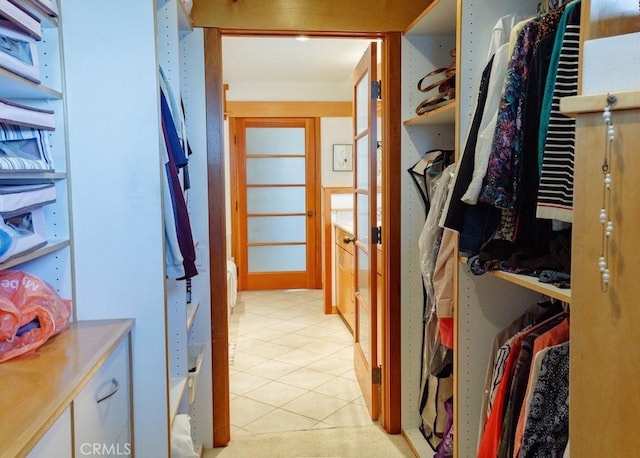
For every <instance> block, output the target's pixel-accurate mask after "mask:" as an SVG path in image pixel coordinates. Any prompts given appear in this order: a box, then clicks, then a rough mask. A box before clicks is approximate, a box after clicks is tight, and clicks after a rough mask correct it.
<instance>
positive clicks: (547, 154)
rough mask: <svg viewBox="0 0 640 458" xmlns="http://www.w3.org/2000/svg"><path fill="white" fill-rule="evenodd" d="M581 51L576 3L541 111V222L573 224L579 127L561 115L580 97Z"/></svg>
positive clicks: (562, 30) (566, 18)
mask: <svg viewBox="0 0 640 458" xmlns="http://www.w3.org/2000/svg"><path fill="white" fill-rule="evenodd" d="M579 49H580V0H576V1H574V2H572V3H571V4H569V5H568V6H567V7H566V9H565V12H564V14H563V16H562V19H561V21H560V25H559V26H558V34H557V38H556V41H555V46H554V51H553V56H552V62H553V63H556V62H557V65H556V66H555V71H554V72H553V73H552V76H550V78H548V81H547V88H548V89H547V90H546V91H545V98H544V101H543V109H542V110H541V116H543V115H544V116H546V115H547V113H548V122H546V123H543V122H541V125H540V140H539V143H540V144H544V149H543V150H542V158H541V160H540V164H541V167H542V169H541V172H540V186H539V189H538V207H537V213H536V214H537V216H538V218H546V219H557V220H560V221H564V222H567V223H570V222H571V221H572V220H573V161H574V152H575V130H576V127H575V119H574V118H571V117H566V116H564V115H563V114H562V113H560V99H561V98H563V97H568V96H574V95H577V93H578V66H579V53H578V51H579ZM551 68H553V67H551ZM550 75H551V70H550ZM554 75H556V76H555V77H554ZM545 120H546V118H545Z"/></svg>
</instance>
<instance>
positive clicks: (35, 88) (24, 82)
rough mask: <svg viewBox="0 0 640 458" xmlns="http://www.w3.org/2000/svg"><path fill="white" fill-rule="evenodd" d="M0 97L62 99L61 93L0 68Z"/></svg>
mask: <svg viewBox="0 0 640 458" xmlns="http://www.w3.org/2000/svg"><path fill="white" fill-rule="evenodd" d="M0 97H2V98H6V99H49V100H51V99H54V100H55V99H62V93H61V92H58V91H54V90H53V89H51V88H48V87H47V86H43V85H42V84H38V83H34V82H33V81H30V80H28V79H27V78H24V77H22V76H20V75H17V74H15V73H13V72H10V71H9V70H6V69H4V68H0Z"/></svg>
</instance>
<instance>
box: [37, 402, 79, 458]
mask: <svg viewBox="0 0 640 458" xmlns="http://www.w3.org/2000/svg"><path fill="white" fill-rule="evenodd" d="M72 448H73V447H72V444H71V408H70V407H67V408H66V409H65V411H64V412H63V413H62V415H60V416H59V417H58V419H57V420H56V422H55V423H54V424H53V425H51V427H50V428H49V430H48V431H47V432H46V434H45V435H44V436H42V438H41V439H40V440H39V441H38V443H37V444H36V445H35V447H33V448H32V449H31V451H30V452H29V454H28V455H27V458H71V456H72V453H71V452H72Z"/></svg>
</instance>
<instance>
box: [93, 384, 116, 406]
mask: <svg viewBox="0 0 640 458" xmlns="http://www.w3.org/2000/svg"><path fill="white" fill-rule="evenodd" d="M111 385H112V387H111V390H109V392H108V393H106V394H103V395H102V396H100V397H98V399H96V403H98V404H100V403H101V402H102V401H106V400H107V399H109V398H110V397H111V396H113V395H114V394H116V393H117V392H118V390H119V389H120V384H119V383H118V381H117V380H116V379H115V378H112V379H111Z"/></svg>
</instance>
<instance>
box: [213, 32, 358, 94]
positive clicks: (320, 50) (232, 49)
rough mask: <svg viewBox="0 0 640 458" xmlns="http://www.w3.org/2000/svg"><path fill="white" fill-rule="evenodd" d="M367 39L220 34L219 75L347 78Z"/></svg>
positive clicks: (246, 78)
mask: <svg viewBox="0 0 640 458" xmlns="http://www.w3.org/2000/svg"><path fill="white" fill-rule="evenodd" d="M370 42H371V40H363V39H355V38H349V39H345V38H310V39H309V40H308V41H298V40H296V39H295V38H294V37H277V38H276V37H224V38H223V39H222V59H223V63H222V65H223V74H224V75H223V78H224V81H225V83H230V82H241V81H243V82H250V81H260V82H304V83H336V82H343V81H345V80H348V79H350V78H351V74H352V72H353V69H354V67H355V65H356V64H357V63H358V60H360V57H362V54H363V53H364V51H365V49H366V48H367V46H368V44H369V43H370Z"/></svg>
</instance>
